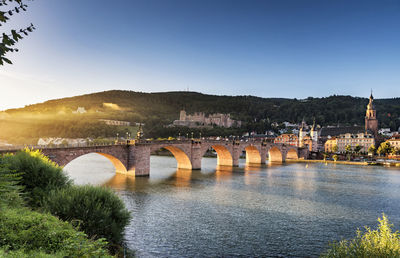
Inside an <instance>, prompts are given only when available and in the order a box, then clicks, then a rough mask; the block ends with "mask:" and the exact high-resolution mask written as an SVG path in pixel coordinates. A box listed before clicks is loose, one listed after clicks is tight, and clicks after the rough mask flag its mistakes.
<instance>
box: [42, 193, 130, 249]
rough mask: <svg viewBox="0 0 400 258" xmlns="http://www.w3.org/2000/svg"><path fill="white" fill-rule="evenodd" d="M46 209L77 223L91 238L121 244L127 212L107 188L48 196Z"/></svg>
mask: <svg viewBox="0 0 400 258" xmlns="http://www.w3.org/2000/svg"><path fill="white" fill-rule="evenodd" d="M44 207H45V209H46V210H48V211H49V212H50V213H52V214H53V215H55V216H57V217H59V218H60V219H62V220H64V221H77V222H78V223H79V229H80V230H82V231H84V232H85V233H86V234H88V235H89V237H91V238H96V239H97V238H105V239H106V240H107V241H108V242H109V243H111V244H113V245H119V244H120V243H121V242H122V238H123V232H124V229H125V226H126V225H127V224H128V222H129V218H130V215H129V212H128V210H126V208H125V205H124V203H123V202H122V200H121V199H120V198H119V197H118V196H117V195H116V194H115V193H114V192H113V191H112V190H110V189H108V188H104V187H96V186H89V185H87V186H72V187H68V188H64V189H61V190H58V191H54V192H52V193H51V194H49V196H48V199H47V201H46V202H45V206H44Z"/></svg>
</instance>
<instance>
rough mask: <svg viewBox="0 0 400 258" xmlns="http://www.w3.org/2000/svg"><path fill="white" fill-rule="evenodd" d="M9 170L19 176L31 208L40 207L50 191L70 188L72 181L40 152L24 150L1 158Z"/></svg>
mask: <svg viewBox="0 0 400 258" xmlns="http://www.w3.org/2000/svg"><path fill="white" fill-rule="evenodd" d="M3 160H4V163H6V164H7V165H8V168H9V169H10V170H14V171H16V172H17V173H20V174H21V181H20V184H21V185H22V186H23V187H24V192H26V193H27V196H28V197H29V199H28V204H29V205H30V206H31V207H35V208H36V207H41V206H42V202H43V200H44V199H45V198H46V197H47V195H48V193H49V192H50V191H52V190H56V189H60V188H63V187H67V186H70V185H71V184H72V181H71V180H70V179H69V177H68V176H67V175H66V174H65V173H64V172H63V171H62V168H61V167H59V166H58V165H57V164H56V163H54V162H52V161H51V160H49V158H47V157H46V156H44V155H43V154H42V153H41V152H40V151H38V150H36V151H34V150H29V149H25V150H23V151H20V152H18V153H16V154H7V155H5V156H4V157H3Z"/></svg>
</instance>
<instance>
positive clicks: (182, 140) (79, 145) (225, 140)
mask: <svg viewBox="0 0 400 258" xmlns="http://www.w3.org/2000/svg"><path fill="white" fill-rule="evenodd" d="M202 141H205V142H212V143H232V142H233V143H235V144H240V143H245V142H254V143H256V142H264V141H260V140H258V139H230V138H219V139H215V138H205V137H203V138H184V137H181V138H177V139H173V140H168V139H165V140H145V139H143V140H127V141H115V142H107V143H93V142H88V143H76V144H58V145H33V144H25V145H11V146H0V151H2V152H4V151H16V150H22V149H25V148H29V149H62V148H84V147H101V146H114V145H135V144H160V143H189V142H191V143H199V142H202Z"/></svg>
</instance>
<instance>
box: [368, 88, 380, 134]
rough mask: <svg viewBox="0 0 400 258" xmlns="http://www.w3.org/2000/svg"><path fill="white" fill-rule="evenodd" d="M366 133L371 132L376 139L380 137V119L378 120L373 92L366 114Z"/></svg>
mask: <svg viewBox="0 0 400 258" xmlns="http://www.w3.org/2000/svg"><path fill="white" fill-rule="evenodd" d="M365 131H370V132H371V133H373V134H374V136H375V137H377V136H378V119H376V110H375V105H374V97H373V96H372V91H371V96H370V97H369V103H368V105H367V112H366V114H365Z"/></svg>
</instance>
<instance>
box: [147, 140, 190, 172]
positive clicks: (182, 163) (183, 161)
mask: <svg viewBox="0 0 400 258" xmlns="http://www.w3.org/2000/svg"><path fill="white" fill-rule="evenodd" d="M159 149H166V150H168V151H169V152H171V153H172V155H173V156H174V157H175V160H176V162H177V167H178V168H181V169H192V162H191V161H190V158H189V156H188V155H187V154H186V152H185V151H184V150H183V149H181V148H179V147H177V146H172V145H165V146H157V147H153V148H152V149H151V151H156V150H159Z"/></svg>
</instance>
